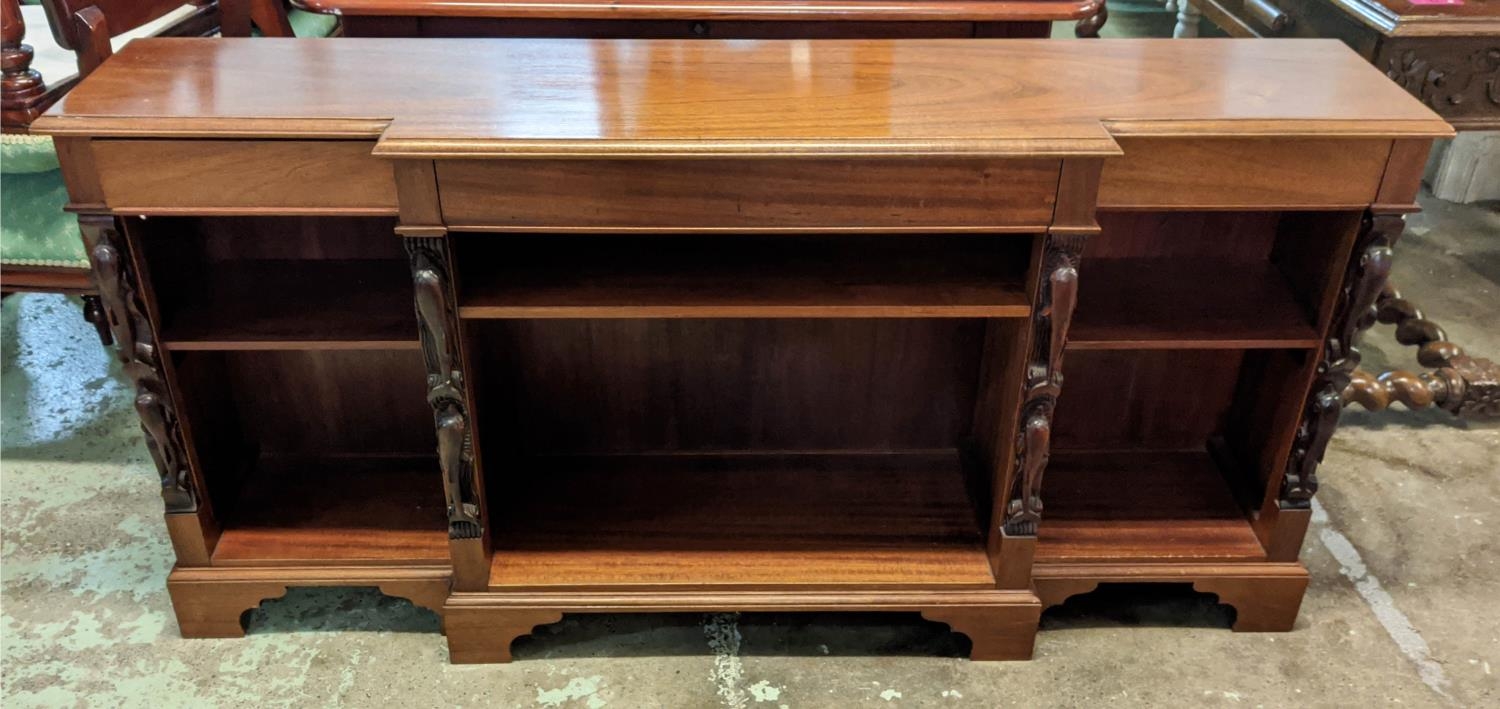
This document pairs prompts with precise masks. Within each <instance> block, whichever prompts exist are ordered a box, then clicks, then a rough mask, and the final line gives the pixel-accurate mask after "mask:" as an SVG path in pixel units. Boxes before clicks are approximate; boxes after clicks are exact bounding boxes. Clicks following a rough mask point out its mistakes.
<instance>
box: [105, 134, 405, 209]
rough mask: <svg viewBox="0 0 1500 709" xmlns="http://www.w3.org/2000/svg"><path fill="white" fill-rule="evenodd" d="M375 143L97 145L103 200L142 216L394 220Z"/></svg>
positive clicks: (388, 182)
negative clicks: (258, 214)
mask: <svg viewBox="0 0 1500 709" xmlns="http://www.w3.org/2000/svg"><path fill="white" fill-rule="evenodd" d="M373 147H374V144H373V143H369V142H364V141H353V140H350V141H317V140H265V141H243V140H242V141H229V140H96V141H93V157H94V162H95V165H96V166H97V168H98V170H99V175H100V178H99V179H100V187H101V188H102V189H103V191H104V200H105V203H106V204H108V205H109V206H110V207H111V208H112V209H116V210H126V211H133V212H139V213H142V214H152V213H155V214H173V213H179V214H180V213H215V212H226V213H247V212H248V213H255V212H267V213H272V212H274V213H278V214H297V213H347V214H394V213H395V212H396V184H395V178H394V177H393V172H392V170H391V164H390V162H389V161H386V160H381V159H378V158H375V157H374V156H372V155H371V154H370V150H371V149H372V148H373Z"/></svg>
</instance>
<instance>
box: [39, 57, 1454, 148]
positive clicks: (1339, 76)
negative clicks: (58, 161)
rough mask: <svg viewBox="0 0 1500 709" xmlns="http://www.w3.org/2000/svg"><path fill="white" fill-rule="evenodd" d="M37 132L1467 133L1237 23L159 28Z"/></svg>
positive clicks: (596, 136) (839, 144)
mask: <svg viewBox="0 0 1500 709" xmlns="http://www.w3.org/2000/svg"><path fill="white" fill-rule="evenodd" d="M433 67H444V70H443V71H434V70H433V69H432V68H433ZM33 129H34V130H36V131H38V132H42V133H50V134H54V135H92V136H184V137H310V138H340V137H344V138H350V137H370V138H373V137H377V136H382V135H383V138H382V142H381V145H380V146H379V147H378V148H377V151H376V152H377V153H383V154H385V155H390V156H410V155H422V156H444V155H447V156H483V155H493V154H505V155H512V156H516V155H531V156H568V157H573V156H584V155H588V156H599V155H606V156H607V155H612V154H621V155H631V156H669V155H670V156H689V157H691V156H716V155H744V156H778V157H781V156H786V155H788V154H796V153H805V154H812V155H864V154H871V155H890V154H949V155H1016V154H1027V155H1044V154H1100V155H1107V154H1115V153H1118V152H1119V148H1118V146H1116V145H1115V144H1114V141H1113V140H1112V138H1111V135H1114V136H1121V135H1172V136H1223V135H1235V136H1242V135H1279V136H1285V135H1310V136H1321V135H1329V136H1356V135H1360V136H1378V137H1432V136H1445V135H1450V134H1451V129H1450V128H1449V127H1448V126H1447V124H1445V123H1444V122H1443V121H1442V119H1440V118H1439V117H1438V116H1437V115H1436V114H1434V113H1433V112H1432V111H1431V110H1429V109H1428V108H1427V107H1425V106H1423V105H1422V104H1421V103H1420V102H1418V101H1417V100H1416V99H1414V98H1412V97H1411V96H1409V95H1407V94H1406V93H1405V92H1404V91H1402V90H1401V89H1400V88H1399V87H1397V86H1396V85H1395V84H1393V83H1391V82H1390V81H1389V80H1388V79H1386V77H1385V76H1384V75H1382V74H1381V73H1380V72H1379V71H1378V70H1376V69H1374V68H1373V67H1371V66H1369V65H1368V64H1366V63H1365V62H1364V61H1363V60H1362V59H1360V58H1359V56H1358V55H1356V54H1355V53H1354V52H1352V51H1350V50H1349V49H1347V48H1346V47H1344V46H1343V45H1342V44H1340V43H1338V42H1336V41H1331V40H1330V41H1322V40H1228V39H1226V40H1204V41H1197V42H1181V41H1171V40H1105V41H1095V42H1058V41H1050V40H1015V39H1004V40H974V39H968V40H906V41H889V40H880V41H846V40H830V41H707V40H698V41H693V40H686V41H679V40H640V41H636V40H631V41H607V40H555V39H546V40H534V39H476V40H463V39H343V40H338V41H305V40H296V39H285V40H279V39H267V38H259V39H244V40H234V39H153V40H141V41H137V42H133V43H131V44H130V45H129V46H128V47H127V48H126V49H125V50H124V51H122V52H121V53H119V54H117V55H115V57H114V58H113V59H111V60H110V61H109V62H108V63H107V64H106V65H105V66H103V67H102V68H101V69H100V70H99V71H96V72H95V73H94V74H93V75H91V76H90V77H89V78H88V79H87V80H85V81H84V82H83V83H82V84H81V85H80V86H79V87H78V88H76V89H74V90H73V91H72V92H71V93H69V94H68V96H67V97H66V98H65V99H64V100H63V102H62V103H60V104H59V105H58V106H56V107H54V108H53V109H52V110H51V111H50V112H49V113H48V115H46V116H44V117H43V118H42V119H40V120H38V121H37V122H36V123H35V124H34V126H33Z"/></svg>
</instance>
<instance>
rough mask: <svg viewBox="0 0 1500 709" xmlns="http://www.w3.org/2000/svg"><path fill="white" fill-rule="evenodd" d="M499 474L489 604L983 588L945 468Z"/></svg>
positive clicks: (729, 460) (550, 462) (932, 462)
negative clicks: (496, 600) (667, 591)
mask: <svg viewBox="0 0 1500 709" xmlns="http://www.w3.org/2000/svg"><path fill="white" fill-rule="evenodd" d="M506 469H507V470H508V471H512V472H511V473H510V474H509V477H508V479H507V480H506V481H505V482H504V483H500V482H498V481H495V480H492V481H491V483H490V500H491V504H492V505H493V504H495V503H496V502H499V503H500V504H502V505H505V507H504V508H503V509H502V510H501V511H498V512H492V514H491V519H492V520H494V524H495V525H498V526H497V528H496V530H495V533H494V536H493V544H494V549H495V553H494V561H493V565H492V567H491V572H490V587H491V589H492V590H500V589H504V590H515V589H519V588H541V587H548V588H558V587H575V588H577V587H588V588H592V589H600V588H625V587H629V588H649V587H661V588H675V589H682V588H694V589H705V588H715V587H718V588H739V589H744V588H781V587H791V586H794V587H799V588H810V587H846V586H860V587H863V588H876V587H880V588H933V587H941V588H959V587H962V588H993V587H994V583H995V579H994V576H993V575H992V574H991V572H990V567H989V562H988V560H987V558H986V556H985V548H984V540H983V538H982V537H981V536H980V533H979V529H978V526H977V524H976V522H975V519H974V511H973V507H972V506H971V505H970V503H969V499H968V497H967V494H966V493H965V491H964V484H963V479H962V475H961V472H960V469H959V461H958V456H957V454H956V453H950V452H944V453H923V454H802V455H795V454H755V455H712V456H709V455H670V456H615V457H601V458H558V459H540V460H535V461H529V462H525V463H517V464H512V465H507V466H506ZM502 485H503V487H502ZM497 488H499V489H497ZM492 509H493V508H492Z"/></svg>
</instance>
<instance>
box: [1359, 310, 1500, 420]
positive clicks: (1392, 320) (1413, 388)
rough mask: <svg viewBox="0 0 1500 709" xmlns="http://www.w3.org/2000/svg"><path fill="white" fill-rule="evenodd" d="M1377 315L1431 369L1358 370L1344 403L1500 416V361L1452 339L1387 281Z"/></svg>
mask: <svg viewBox="0 0 1500 709" xmlns="http://www.w3.org/2000/svg"><path fill="white" fill-rule="evenodd" d="M1375 319H1376V320H1377V321H1378V322H1381V323H1384V324H1387V325H1395V326H1396V341H1397V342H1400V343H1401V344H1403V345H1411V346H1414V347H1417V348H1418V349H1417V361H1418V362H1420V363H1421V364H1422V366H1424V367H1431V368H1432V369H1431V371H1426V372H1420V373H1417V372H1410V371H1406V370H1399V369H1396V370H1391V371H1388V372H1383V373H1381V374H1379V375H1373V374H1370V373H1369V372H1366V371H1364V370H1362V369H1361V370H1356V371H1355V372H1354V374H1353V376H1352V377H1351V379H1350V381H1349V386H1348V387H1346V388H1345V389H1344V397H1343V398H1344V402H1345V403H1351V402H1352V403H1356V404H1359V405H1360V406H1363V407H1365V408H1366V409H1369V410H1371V411H1381V410H1384V409H1386V408H1388V407H1389V406H1390V405H1391V404H1392V403H1394V402H1400V403H1402V404H1405V405H1406V407H1407V408H1410V409H1422V408H1426V407H1428V406H1437V407H1438V408H1441V409H1443V410H1444V411H1447V412H1449V413H1451V414H1454V415H1455V416H1463V417H1465V418H1492V417H1497V416H1500V365H1497V364H1495V363H1494V362H1492V361H1490V360H1487V359H1483V358H1480V357H1470V356H1469V355H1468V354H1466V353H1465V352H1464V349H1463V348H1462V347H1460V346H1458V345H1456V344H1454V343H1452V342H1449V341H1448V334H1447V333H1446V332H1444V331H1443V328H1442V327H1441V326H1439V325H1438V324H1437V323H1435V322H1433V321H1431V320H1428V319H1427V316H1426V314H1424V313H1423V312H1422V310H1421V308H1418V307H1417V306H1416V304H1414V303H1412V302H1411V301H1409V300H1407V299H1405V298H1403V297H1401V292H1400V291H1398V290H1396V289H1395V288H1394V287H1392V286H1390V285H1387V286H1386V287H1385V289H1384V290H1383V291H1382V292H1381V294H1380V298H1379V300H1377V301H1376V303H1375Z"/></svg>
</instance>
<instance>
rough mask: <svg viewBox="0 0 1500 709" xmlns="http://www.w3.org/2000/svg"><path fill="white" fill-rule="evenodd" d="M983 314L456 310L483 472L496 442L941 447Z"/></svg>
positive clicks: (534, 445) (491, 471) (496, 457)
mask: <svg viewBox="0 0 1500 709" xmlns="http://www.w3.org/2000/svg"><path fill="white" fill-rule="evenodd" d="M984 324H985V321H983V320H969V319H919V320H909V319H889V320H888V319H830V320H800V319H771V320H767V319H749V320H740V319H724V320H696V319H676V320H514V321H498V320H496V321H467V325H468V333H469V336H470V337H471V338H473V343H474V344H473V345H471V347H470V349H469V352H470V360H469V364H470V366H471V367H472V368H473V370H475V371H474V376H475V377H477V378H478V379H477V381H478V384H477V386H478V387H479V391H478V399H479V401H480V408H481V410H482V412H483V414H484V422H485V431H484V432H482V434H483V435H484V436H485V440H484V442H485V444H486V445H485V446H484V450H485V456H486V464H485V467H486V474H487V475H488V476H491V477H493V476H495V475H497V474H502V471H506V470H507V465H506V463H505V460H504V453H502V452H506V451H510V452H526V453H534V454H564V453H566V454H601V453H639V452H665V451H746V450H791V451H798V450H800V451H817V450H845V451H848V450H864V451H872V450H873V451H900V450H931V449H947V448H952V447H953V446H954V445H956V444H957V442H958V441H959V440H960V439H961V438H963V436H964V435H966V434H967V432H968V429H969V427H970V421H971V418H972V415H973V410H974V401H975V396H976V392H977V391H978V371H979V358H980V353H981V350H982V343H983V336H984Z"/></svg>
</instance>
